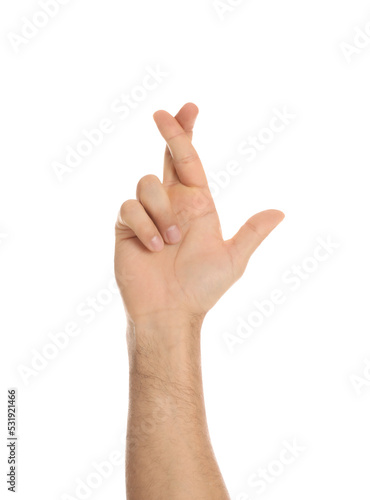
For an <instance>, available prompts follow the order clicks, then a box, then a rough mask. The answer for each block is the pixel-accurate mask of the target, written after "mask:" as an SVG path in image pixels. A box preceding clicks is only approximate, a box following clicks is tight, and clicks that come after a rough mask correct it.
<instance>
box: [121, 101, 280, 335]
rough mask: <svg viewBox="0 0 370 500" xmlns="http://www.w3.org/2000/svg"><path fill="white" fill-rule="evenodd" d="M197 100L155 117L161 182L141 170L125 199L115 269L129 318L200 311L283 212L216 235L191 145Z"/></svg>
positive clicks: (178, 316) (234, 276)
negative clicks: (161, 147) (132, 195)
mask: <svg viewBox="0 0 370 500" xmlns="http://www.w3.org/2000/svg"><path fill="white" fill-rule="evenodd" d="M197 114H198V108H197V107H196V106H195V104H192V103H188V104H185V106H183V108H182V109H181V110H180V111H179V113H178V114H177V115H176V117H173V116H171V115H170V114H169V113H167V112H166V111H157V112H156V113H154V115H153V118H154V120H155V122H156V124H157V127H158V129H159V131H160V133H161V135H162V136H163V138H164V139H165V141H166V143H167V146H166V152H165V158H164V171H163V182H161V181H160V180H159V179H158V177H156V176H154V175H146V176H145V177H143V178H142V179H140V181H139V183H138V186H137V193H136V197H137V199H136V200H128V201H126V202H125V203H123V205H122V207H121V209H120V212H119V215H118V220H117V223H116V249H115V273H116V280H117V283H118V286H119V288H120V291H121V295H122V298H123V301H124V304H125V309H126V313H127V317H128V320H129V321H130V322H132V323H133V324H135V325H136V324H140V322H147V321H151V320H152V319H154V318H161V319H162V320H163V319H164V320H165V321H166V320H169V319H170V318H173V319H174V322H175V323H176V322H177V321H188V320H192V319H194V318H199V319H201V320H202V319H203V318H204V316H205V314H206V313H207V311H209V309H211V308H212V307H213V305H214V304H215V303H216V302H217V301H218V299H219V298H220V297H221V296H222V295H223V294H224V293H225V292H226V290H227V289H228V288H230V286H231V285H232V284H233V283H234V282H235V281H236V280H238V279H239V278H240V277H241V276H242V275H243V273H244V270H245V268H246V266H247V263H248V260H249V258H250V256H251V255H252V253H253V252H254V251H255V250H256V248H257V247H258V246H259V244H260V243H261V242H262V241H263V240H264V239H265V238H266V236H267V235H268V234H269V233H270V232H271V231H272V230H273V229H274V227H276V226H277V225H278V224H279V223H280V222H281V221H282V220H283V218H284V214H283V213H282V212H280V211H278V210H266V211H264V212H260V213H258V214H256V215H254V216H253V217H251V218H250V219H249V220H248V221H247V222H246V223H245V224H244V225H243V226H242V227H241V229H240V230H239V231H238V233H237V234H236V235H235V236H234V237H233V238H232V239H230V240H228V241H224V240H223V238H222V233H221V228H220V221H219V218H218V215H217V212H216V208H215V204H214V202H213V199H212V196H211V193H210V190H209V188H208V184H207V178H206V175H205V172H204V169H203V166H202V164H201V162H200V159H199V157H198V155H197V152H196V150H195V149H194V147H193V146H192V143H191V139H192V129H193V126H194V123H195V120H196V117H197Z"/></svg>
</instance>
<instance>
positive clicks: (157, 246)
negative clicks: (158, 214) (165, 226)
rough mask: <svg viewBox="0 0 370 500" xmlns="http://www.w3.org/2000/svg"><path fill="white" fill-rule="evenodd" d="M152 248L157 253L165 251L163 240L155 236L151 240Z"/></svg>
mask: <svg viewBox="0 0 370 500" xmlns="http://www.w3.org/2000/svg"><path fill="white" fill-rule="evenodd" d="M150 246H151V248H152V249H153V250H154V251H155V252H160V251H161V250H162V249H163V246H164V245H163V240H162V238H160V237H159V236H154V238H152V239H151V240H150Z"/></svg>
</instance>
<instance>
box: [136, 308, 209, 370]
mask: <svg viewBox="0 0 370 500" xmlns="http://www.w3.org/2000/svg"><path fill="white" fill-rule="evenodd" d="M203 319H204V317H199V316H190V315H183V314H178V313H176V314H175V313H170V312H168V311H166V312H165V313H156V314H150V315H147V316H145V317H141V318H140V319H139V320H138V319H136V321H135V322H134V321H132V320H130V319H128V321H127V347H128V355H129V365H130V373H131V375H134V374H141V375H144V376H146V377H159V378H161V379H162V380H164V379H168V380H169V379H171V378H175V379H177V378H181V379H183V378H184V377H185V378H186V377H187V376H193V375H194V374H195V373H196V374H199V371H200V333H201V326H202V323H203Z"/></svg>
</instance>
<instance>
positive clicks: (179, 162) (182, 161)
mask: <svg viewBox="0 0 370 500" xmlns="http://www.w3.org/2000/svg"><path fill="white" fill-rule="evenodd" d="M197 160H199V156H198V154H197V153H191V154H188V155H186V156H183V157H182V158H178V159H176V160H175V163H176V165H187V164H189V163H192V162H194V161H197Z"/></svg>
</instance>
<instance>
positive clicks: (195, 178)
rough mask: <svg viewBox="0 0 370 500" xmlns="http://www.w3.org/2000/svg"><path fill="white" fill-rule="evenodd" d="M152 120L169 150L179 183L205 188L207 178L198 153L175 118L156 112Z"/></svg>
mask: <svg viewBox="0 0 370 500" xmlns="http://www.w3.org/2000/svg"><path fill="white" fill-rule="evenodd" d="M153 118H154V121H155V123H156V124H157V127H158V129H159V132H160V133H161V135H162V137H163V138H164V140H165V141H166V143H167V146H168V149H169V150H170V153H171V155H172V158H173V165H174V167H175V169H176V173H177V175H178V177H179V179H180V182H181V183H182V184H184V185H185V186H197V187H203V186H206V185H207V177H206V174H205V172H204V169H203V165H202V163H201V161H200V159H199V156H198V153H197V152H196V150H195V148H194V146H193V145H192V143H191V140H190V139H189V137H188V135H187V133H186V132H185V130H184V129H183V128H182V127H181V125H180V124H179V122H178V121H177V120H176V118H174V117H173V116H172V115H170V113H167V111H163V110H161V111H156V112H155V113H154V115H153Z"/></svg>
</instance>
